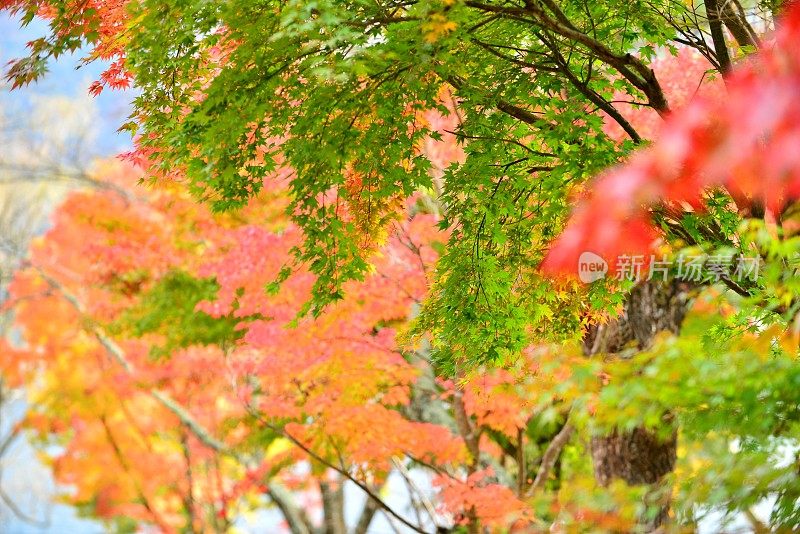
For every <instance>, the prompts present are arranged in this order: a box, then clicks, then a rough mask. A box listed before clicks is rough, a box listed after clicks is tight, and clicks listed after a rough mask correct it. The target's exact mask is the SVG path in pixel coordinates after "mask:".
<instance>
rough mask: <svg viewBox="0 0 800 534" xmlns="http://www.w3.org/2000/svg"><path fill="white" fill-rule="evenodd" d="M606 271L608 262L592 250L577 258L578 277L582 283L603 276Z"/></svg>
mask: <svg viewBox="0 0 800 534" xmlns="http://www.w3.org/2000/svg"><path fill="white" fill-rule="evenodd" d="M607 272H608V262H606V260H604V259H603V258H601V257H600V256H598V255H597V254H595V253H594V252H589V251H586V252H584V253H582V254H581V255H580V257H579V258H578V278H580V280H581V282H583V283H584V284H591V283H592V282H594V281H595V280H600V279H601V278H605V277H606V273H607Z"/></svg>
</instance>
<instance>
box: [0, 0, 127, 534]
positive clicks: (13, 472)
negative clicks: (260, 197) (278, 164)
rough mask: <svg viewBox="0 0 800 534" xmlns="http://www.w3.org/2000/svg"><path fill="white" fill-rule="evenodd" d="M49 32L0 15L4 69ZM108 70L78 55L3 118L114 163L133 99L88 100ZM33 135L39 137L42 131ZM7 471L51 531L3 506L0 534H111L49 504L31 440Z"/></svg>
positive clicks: (6, 104)
mask: <svg viewBox="0 0 800 534" xmlns="http://www.w3.org/2000/svg"><path fill="white" fill-rule="evenodd" d="M44 29H45V28H44V26H43V24H42V23H41V22H34V23H32V24H31V26H30V27H28V28H25V29H20V28H19V23H18V22H17V21H16V20H13V19H11V18H9V17H8V16H7V15H2V16H0V64H2V65H3V66H5V65H6V64H7V63H8V61H10V60H11V59H13V58H16V57H19V56H20V55H22V54H24V52H25V43H26V42H27V41H29V40H30V39H32V38H33V37H34V36H36V35H37V34H40V33H41V32H42V31H43V30H44ZM102 70H103V66H102V65H101V64H91V65H81V62H80V55H79V54H77V55H73V56H71V57H64V58H61V59H60V60H59V62H58V63H55V64H53V65H52V66H51V70H50V72H49V73H48V74H47V76H46V77H45V78H44V79H43V80H41V81H40V82H39V83H37V84H35V85H32V86H29V87H26V88H24V89H19V90H15V91H9V90H7V89H0V109H1V110H2V111H3V112H8V111H9V110H13V113H12V115H13V116H17V117H21V118H24V119H25V120H26V121H27V120H29V119H31V118H32V117H34V118H36V119H37V121H38V123H39V124H41V125H42V128H43V129H45V131H44V132H39V133H42V134H44V133H46V134H48V135H56V134H58V133H59V132H58V131H59V130H64V132H63V134H64V135H68V134H69V132H68V130H69V129H70V128H73V127H74V125H76V124H83V125H84V126H85V127H86V128H87V129H88V130H89V131H88V142H87V143H85V144H86V147H87V153H86V154H85V156H86V157H87V158H89V159H92V158H98V157H109V156H113V155H115V154H117V153H119V152H122V151H125V150H128V149H130V148H131V146H132V143H131V139H130V136H128V135H127V134H118V133H117V132H116V129H117V127H118V126H119V125H120V124H122V123H123V122H124V121H125V117H126V116H127V115H128V114H129V109H130V106H129V100H130V94H125V93H119V92H113V91H104V92H103V93H102V94H101V95H100V96H99V97H97V98H92V97H90V96H88V93H87V88H88V86H89V84H90V83H91V82H92V81H93V80H95V79H97V77H98V75H99V73H100V72H101V71H102ZM25 124H26V125H27V124H28V123H27V122H26V123H25ZM9 126H14V125H13V124H12V125H9ZM30 134H31V135H36V134H37V132H30ZM15 150H19V145H16V144H14V143H8V142H4V143H2V145H0V156H2V159H3V160H9V159H11V160H15V159H16V158H18V157H19V156H21V154H14V153H13V152H14V151H15ZM24 411H25V401H24V397H22V398H20V399H18V400H17V401H16V402H13V403H11V404H10V406H7V408H6V409H4V410H3V413H2V414H1V415H2V419H1V420H0V436H5V435H7V433H8V431H9V428H10V427H11V425H13V423H14V421H15V420H16V419H18V418H19V417H20V416H21V415H22V413H24ZM0 468H1V469H2V471H0V474H2V478H1V479H0V484H2V488H3V491H4V492H5V493H6V494H7V495H8V497H9V498H11V499H13V500H14V502H15V503H16V505H17V506H18V507H19V508H21V509H22V510H23V511H25V512H29V513H30V515H34V516H36V517H37V518H45V517H47V518H49V525H48V526H36V525H33V524H31V523H26V522H24V521H21V520H19V519H18V518H17V517H15V516H14V514H13V513H11V511H10V510H9V508H8V506H5V505H2V504H0V532H2V533H3V534H50V533H52V534H94V533H102V532H105V529H104V528H103V526H102V525H101V524H100V523H98V522H95V521H89V520H84V519H81V518H79V517H78V515H77V512H76V510H75V509H74V508H72V507H70V506H66V505H63V504H57V503H52V502H49V499H48V498H47V497H48V496H50V495H52V494H53V492H54V491H55V489H56V487H55V484H54V482H53V479H52V476H51V474H50V471H49V470H48V468H47V467H45V466H44V465H43V464H42V463H41V462H40V461H39V460H38V458H37V455H36V452H35V451H34V449H33V448H32V447H31V445H30V444H29V443H27V442H26V441H25V440H24V439H20V440H18V441H17V442H15V444H14V446H12V447H11V448H10V449H9V451H8V453H7V454H6V455H5V456H4V457H3V458H2V459H0Z"/></svg>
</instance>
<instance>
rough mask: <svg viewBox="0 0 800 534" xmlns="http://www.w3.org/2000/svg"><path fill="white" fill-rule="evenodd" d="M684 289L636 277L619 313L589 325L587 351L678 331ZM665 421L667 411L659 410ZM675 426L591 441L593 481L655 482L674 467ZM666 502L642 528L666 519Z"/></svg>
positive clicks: (639, 345) (628, 346)
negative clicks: (664, 433)
mask: <svg viewBox="0 0 800 534" xmlns="http://www.w3.org/2000/svg"><path fill="white" fill-rule="evenodd" d="M688 305H689V303H688V291H687V287H686V285H685V284H684V283H682V282H679V281H673V282H660V281H647V282H642V283H640V284H639V285H637V286H636V287H634V289H633V290H632V291H631V294H630V295H629V296H628V300H627V302H626V304H625V307H624V309H623V312H622V314H621V315H620V316H619V317H618V318H616V319H614V320H612V321H609V322H608V323H606V324H603V325H599V326H594V327H592V328H591V329H590V330H589V331H588V332H587V334H586V336H585V337H584V352H585V353H586V354H587V355H597V354H604V355H617V356H618V357H624V352H625V351H626V350H644V349H646V348H648V347H649V346H650V344H651V343H652V341H653V338H654V337H655V336H656V334H658V333H659V332H663V331H667V332H671V333H673V334H678V333H679V332H680V328H681V324H682V323H683V319H684V317H685V315H686V311H687V309H688ZM664 417H665V420H669V419H670V418H671V417H670V414H668V413H665V414H664ZM676 437H677V435H676V433H675V431H673V432H672V434H671V435H670V436H668V437H666V438H664V437H659V436H657V435H656V434H655V433H653V432H651V431H649V430H647V429H645V428H636V429H634V430H633V431H631V432H619V431H614V432H612V433H610V434H608V435H605V436H596V437H594V438H592V440H591V454H592V462H593V464H594V474H595V478H596V479H597V482H598V483H600V484H602V485H603V486H606V485H608V484H609V483H610V482H611V481H612V480H614V479H621V480H624V481H625V482H626V483H628V484H630V485H643V484H646V485H655V484H658V483H659V482H660V481H661V479H662V478H663V477H664V475H666V474H668V473H669V472H671V471H672V470H673V468H674V467H675V453H676ZM668 513H669V503H663V504H662V505H661V509H660V510H659V512H658V514H657V515H656V517H655V518H654V519H650V520H647V521H645V524H644V527H645V528H647V529H648V530H655V529H656V528H658V527H659V526H661V525H662V524H663V523H664V522H665V521H666V519H667V515H668Z"/></svg>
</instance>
